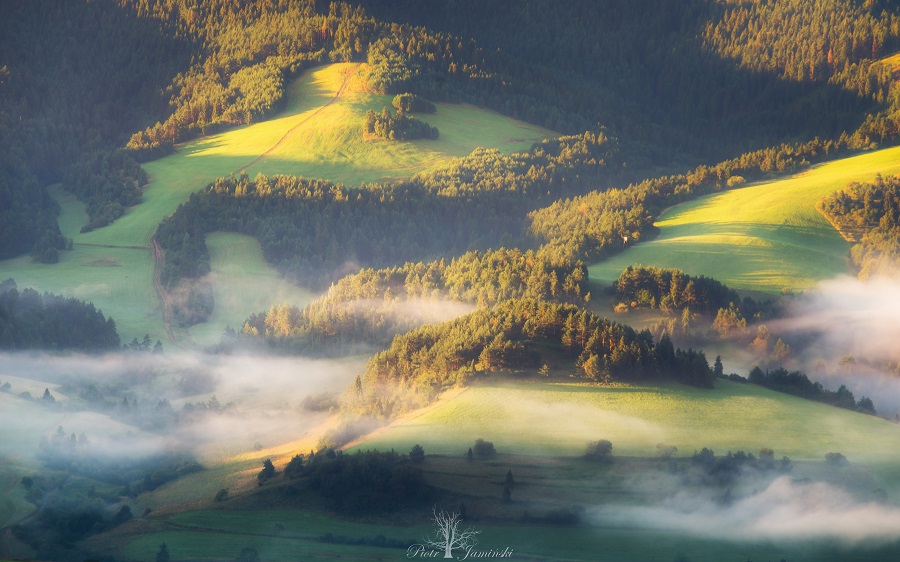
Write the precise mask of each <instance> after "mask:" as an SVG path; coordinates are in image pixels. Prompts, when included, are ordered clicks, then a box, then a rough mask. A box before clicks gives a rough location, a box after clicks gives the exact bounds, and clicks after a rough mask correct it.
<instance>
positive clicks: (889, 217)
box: [818, 176, 900, 279]
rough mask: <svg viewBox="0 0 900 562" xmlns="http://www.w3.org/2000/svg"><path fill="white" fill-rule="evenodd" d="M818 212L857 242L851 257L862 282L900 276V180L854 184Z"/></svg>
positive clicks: (824, 201) (822, 203)
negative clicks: (878, 277)
mask: <svg viewBox="0 0 900 562" xmlns="http://www.w3.org/2000/svg"><path fill="white" fill-rule="evenodd" d="M818 209H819V210H820V211H821V212H822V213H823V214H824V215H825V216H826V217H827V218H828V219H829V220H830V221H831V222H832V223H833V224H834V225H835V226H836V227H837V228H838V229H839V230H840V231H841V233H842V234H844V236H845V237H847V238H849V239H850V240H851V241H852V242H853V243H854V244H853V246H852V247H851V248H850V257H851V258H852V260H853V264H854V265H855V266H856V267H857V268H858V270H859V278H860V279H868V278H871V277H877V276H886V277H897V276H900V177H897V176H894V177H891V178H883V177H881V176H878V177H877V178H876V179H875V181H874V182H873V183H867V184H859V183H852V184H850V185H848V186H847V188H846V189H843V190H841V191H838V192H836V193H834V194H832V195H829V196H827V197H824V198H823V199H822V200H821V201H819V203H818Z"/></svg>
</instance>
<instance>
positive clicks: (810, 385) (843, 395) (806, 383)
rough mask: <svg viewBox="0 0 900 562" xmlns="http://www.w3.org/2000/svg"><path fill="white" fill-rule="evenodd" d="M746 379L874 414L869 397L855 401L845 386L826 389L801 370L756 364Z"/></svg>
mask: <svg viewBox="0 0 900 562" xmlns="http://www.w3.org/2000/svg"><path fill="white" fill-rule="evenodd" d="M747 381H749V382H751V383H753V384H758V385H760V386H764V387H766V388H771V389H772V390H777V391H778V392H784V393H786V394H792V395H794V396H799V397H801V398H805V399H807V400H813V401H815V402H824V403H825V404H830V405H832V406H837V407H838V408H845V409H847V410H854V411H857V412H863V413H865V414H871V415H873V416H874V415H875V414H876V412H875V405H874V404H873V403H872V400H871V399H869V398H867V397H865V396H862V397H861V398H860V399H859V401H858V402H857V401H856V398H855V397H854V396H853V393H852V392H850V391H849V390H848V389H847V387H846V386H844V385H841V386H840V387H839V388H838V389H837V390H828V389H826V388H825V387H823V386H822V384H821V383H818V382H813V381H811V380H809V377H807V376H806V374H805V373H803V372H801V371H788V370H787V369H784V368H783V367H779V368H777V369H772V370H765V371H764V370H763V369H761V368H759V367H758V366H757V367H754V368H753V369H752V370H751V371H750V374H749V375H748V376H747Z"/></svg>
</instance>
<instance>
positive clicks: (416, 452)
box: [409, 443, 425, 464]
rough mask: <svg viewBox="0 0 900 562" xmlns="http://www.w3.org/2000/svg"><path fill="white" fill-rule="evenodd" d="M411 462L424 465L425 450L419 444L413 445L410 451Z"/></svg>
mask: <svg viewBox="0 0 900 562" xmlns="http://www.w3.org/2000/svg"><path fill="white" fill-rule="evenodd" d="M409 460H410V461H411V462H414V463H416V464H420V463H422V462H423V461H424V460H425V449H423V448H422V446H421V445H419V444H418V443H416V444H415V445H413V446H412V449H410V450H409Z"/></svg>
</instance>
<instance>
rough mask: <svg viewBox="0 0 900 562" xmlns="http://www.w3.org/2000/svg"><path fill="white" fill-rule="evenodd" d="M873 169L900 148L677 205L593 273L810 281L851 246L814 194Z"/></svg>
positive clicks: (890, 167) (608, 277)
mask: <svg viewBox="0 0 900 562" xmlns="http://www.w3.org/2000/svg"><path fill="white" fill-rule="evenodd" d="M879 173H880V174H882V175H889V174H897V173H900V148H889V149H884V150H879V151H876V152H869V153H865V154H860V155H858V156H853V157H850V158H845V159H842V160H837V161H834V162H829V163H826V164H821V165H818V166H815V167H813V168H812V169H810V170H808V171H806V172H803V173H800V174H797V175H794V176H791V177H788V178H785V179H781V180H776V181H771V182H765V183H759V184H755V185H751V186H748V187H744V188H741V189H735V190H731V191H726V192H723V193H717V194H713V195H709V196H706V197H702V198H700V199H698V200H696V201H691V202H688V203H684V204H681V205H677V206H675V207H673V208H671V209H669V210H668V211H667V212H665V213H664V214H663V215H662V216H660V217H659V220H658V221H657V223H656V225H657V226H658V227H659V228H660V231H661V232H660V235H659V237H658V238H656V239H654V240H650V241H648V242H645V243H641V244H637V245H636V246H634V247H632V248H630V249H629V250H627V251H626V252H623V253H622V254H619V255H618V256H615V257H613V258H611V259H609V260H606V261H604V262H601V263H598V264H594V265H592V266H591V267H590V268H589V271H590V275H591V278H592V279H593V280H594V281H595V282H599V283H602V284H608V283H610V282H612V281H613V280H615V279H616V278H618V276H619V274H620V273H621V272H622V270H623V269H625V267H627V266H629V265H632V264H643V265H655V266H662V267H677V268H679V269H682V270H684V271H685V272H686V273H688V274H691V275H707V276H711V277H714V278H716V279H718V280H720V281H722V282H723V283H725V284H727V285H728V286H729V287H732V288H735V289H745V290H757V291H765V292H768V293H774V294H779V293H780V292H781V291H782V289H784V288H788V289H792V290H797V289H799V290H803V289H808V288H810V287H812V286H814V285H815V284H816V283H817V282H818V281H821V280H823V279H829V278H832V277H835V276H837V275H839V274H841V273H847V256H848V251H849V246H848V244H847V242H846V241H844V239H843V238H841V236H840V234H838V232H837V231H836V230H835V229H834V228H833V227H832V226H831V224H830V223H829V222H828V221H827V220H826V219H825V218H824V217H823V216H822V215H821V214H820V213H819V212H818V211H816V209H815V204H816V201H818V200H819V199H820V198H821V197H823V196H825V195H828V194H829V193H833V192H835V191H837V190H839V189H842V188H843V187H845V186H846V185H847V184H848V183H849V182H853V181H859V182H863V181H870V180H872V179H873V178H874V177H875V175H876V174H879Z"/></svg>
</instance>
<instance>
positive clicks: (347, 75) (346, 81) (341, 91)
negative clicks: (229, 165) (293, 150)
mask: <svg viewBox="0 0 900 562" xmlns="http://www.w3.org/2000/svg"><path fill="white" fill-rule="evenodd" d="M351 72H352V70H351V69H347V70H345V71H344V82H343V83H342V84H341V87H340V88H338V91H337V92H335V94H334V97H332V98H331V99H330V100H328V101H327V102H326V103H325V104H324V105H322V106H320V107H319V109H317V110H315V111H313V112H312V113H310V114H309V115H307V116H306V117H304V118H303V119H302V120H301V121H299V122H297V123H296V124H295V125H294V126H293V127H291V128H290V129H288V131H287V132H286V133H285V134H284V135H283V136H282V137H281V138H280V139H278V142H276V143H275V144H273V145H272V146H271V147H270V148H269V149H268V150H266V151H265V152H263V153H262V154H260V155H259V156H257V157H256V158H254V159H253V161H251V162H250V163H249V164H245V165H243V166H241V167H240V168H238V169H237V171H235V172H234V173H235V174H239V173H241V172H243V171H246V170H247V168H249V167H250V166H253V165H254V164H256V163H258V162H259V161H260V160H262V159H263V158H265V157H267V156H269V155H270V154H272V152H274V151H275V150H276V149H277V148H278V147H280V146H281V145H283V144H284V142H285V141H286V140H287V138H288V137H289V136H291V133H293V132H294V131H296V130H297V129H298V128H299V127H300V126H301V125H304V124H305V123H306V122H307V121H309V120H310V119H312V118H313V117H315V116H316V115H318V114H319V113H321V112H322V111H324V110H325V109H326V108H327V107H328V106H330V105H331V104H333V103H334V102H336V101H337V100H338V99H340V97H341V96H342V95H344V92H345V91H346V90H347V84H349V83H350V74H351Z"/></svg>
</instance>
